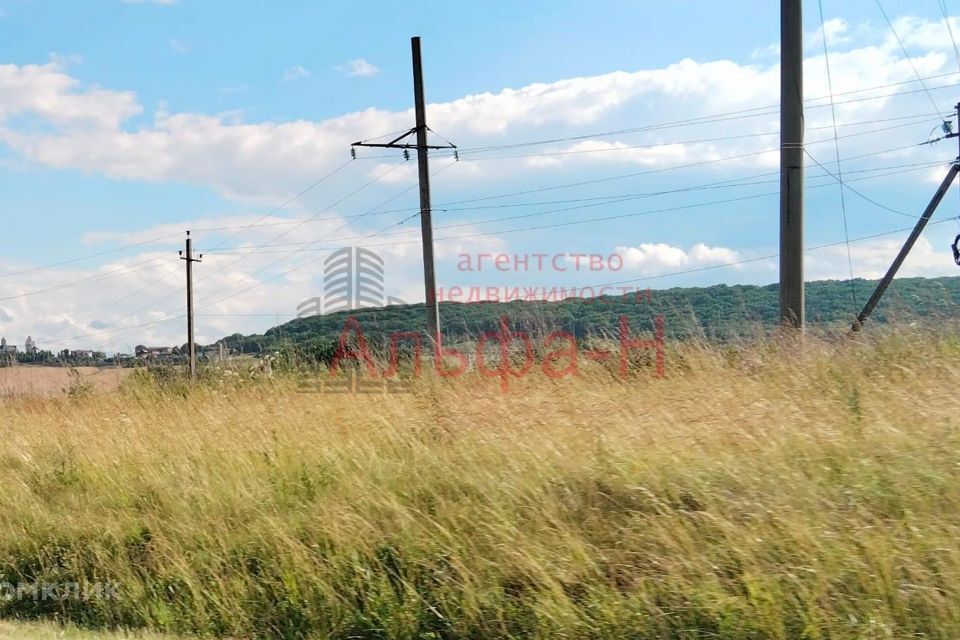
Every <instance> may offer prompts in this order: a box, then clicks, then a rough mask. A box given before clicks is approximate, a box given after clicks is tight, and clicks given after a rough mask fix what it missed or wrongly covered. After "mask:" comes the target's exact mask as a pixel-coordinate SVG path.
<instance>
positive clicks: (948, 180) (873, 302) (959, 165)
mask: <svg viewBox="0 0 960 640" xmlns="http://www.w3.org/2000/svg"><path fill="white" fill-rule="evenodd" d="M956 113H957V123H958V127H957V128H958V129H960V103H957V106H956ZM943 134H944V135H943V136H942V137H940V138H937V140H946V139H949V138H957V139H958V142H960V133H957V132H955V131H953V129H952V128H951V126H950V121H949V120H947V121H945V122H944V123H943ZM937 140H932V141H931V142H936V141H937ZM924 144H927V143H924ZM958 173H960V154H958V155H957V159H956V160H954V161H953V164H952V165H950V170H949V171H947V175H946V176H944V178H943V182H941V183H940V187H939V188H938V189H937V191H936V193H934V194H933V198H931V200H930V203H929V204H927V208H926V209H924V210H923V213H922V214H921V215H920V219H919V220H917V224H916V225H914V227H913V231H911V232H910V235H909V236H907V240H906V242H904V243H903V246H902V247H900V252H899V253H898V254H897V257H896V258H894V260H893V264H891V265H890V268H889V269H887V272H886V273H885V274H884V276H883V279H881V280H880V282H879V283H878V284H877V288H876V289H875V290H874V291H873V295H871V296H870V299H869V300H867V304H865V305H864V307H863V311H861V312H860V315H858V316H857V319H856V320H854V321H853V326H852V327H850V330H851V331H853V332H857V331H860V329H862V328H863V323H864V322H866V321H867V318H869V317H870V314H871V313H873V310H874V309H876V307H877V305H878V304H879V303H880V298H881V297H882V296H883V293H884V292H885V291H886V290H887V287H889V286H890V283H891V282H893V278H894V277H895V276H896V275H897V271H899V270H900V266H901V265H902V264H903V261H904V260H906V259H907V254H908V253H910V250H911V249H913V245H914V243H916V241H917V238H919V237H920V234H921V233H923V230H924V228H925V227H926V226H927V223H928V222H930V218H931V217H932V216H933V213H934V212H935V211H936V210H937V207H938V206H940V201H941V200H943V197H944V196H945V195H946V194H947V190H948V189H949V188H950V185H951V184H953V181H954V179H955V178H956V177H957V174H958ZM958 242H960V236H957V239H956V240H954V243H953V250H954V261H955V262H957V264H958V265H960V254H958V253H957V243H958Z"/></svg>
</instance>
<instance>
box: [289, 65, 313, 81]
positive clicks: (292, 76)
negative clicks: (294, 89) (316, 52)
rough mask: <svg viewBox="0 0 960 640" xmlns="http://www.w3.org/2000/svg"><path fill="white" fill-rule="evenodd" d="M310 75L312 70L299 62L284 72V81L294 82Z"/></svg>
mask: <svg viewBox="0 0 960 640" xmlns="http://www.w3.org/2000/svg"><path fill="white" fill-rule="evenodd" d="M309 76H310V72H309V71H307V70H306V69H305V68H303V67H302V66H300V65H299V64H295V65H293V66H292V67H290V68H289V69H287V70H286V71H284V72H283V81H284V82H293V81H294V80H300V79H301V78H307V77H309Z"/></svg>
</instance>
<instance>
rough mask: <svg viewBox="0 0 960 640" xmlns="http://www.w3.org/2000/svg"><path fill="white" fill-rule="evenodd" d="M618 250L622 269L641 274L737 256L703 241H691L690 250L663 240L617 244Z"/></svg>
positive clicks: (728, 260) (717, 262)
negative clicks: (659, 241) (631, 245)
mask: <svg viewBox="0 0 960 640" xmlns="http://www.w3.org/2000/svg"><path fill="white" fill-rule="evenodd" d="M617 253H618V254H619V255H620V256H621V257H622V258H623V267H624V269H626V270H628V271H637V272H639V273H642V274H644V275H655V274H657V273H662V272H664V271H673V270H682V269H687V268H695V267H702V266H709V265H720V264H729V263H732V262H736V261H737V260H739V258H740V255H739V254H738V253H737V252H736V251H734V250H733V249H728V248H726V247H709V246H707V245H706V244H704V243H702V242H698V243H696V244H694V245H693V246H692V247H690V249H683V248H682V247H677V246H673V245H670V244H665V243H641V244H640V245H637V246H635V247H626V246H621V247H617Z"/></svg>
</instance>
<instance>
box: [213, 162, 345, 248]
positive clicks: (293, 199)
mask: <svg viewBox="0 0 960 640" xmlns="http://www.w3.org/2000/svg"><path fill="white" fill-rule="evenodd" d="M350 163H351V160H347V161H346V162H344V163H343V164H341V165H340V166H339V167H337V168H336V169H334V170H333V171H331V172H330V173H328V174H327V175H325V176H323V177H322V178H320V179H319V180H317V181H315V182H314V183H312V184H311V185H309V186H308V187H306V188H305V189H303V190H302V191H300V192H299V193H297V194H295V195H293V196H291V197H290V198H288V199H287V200H286V201H285V202H284V203H283V204H281V205H278V206H276V207H274V208H273V209H271V210H270V211H268V212H266V213H265V214H263V215H262V216H260V217H259V218H258V219H257V220H256V221H254V222H252V223H250V224H249V225H247V226H246V227H245V228H243V229H241V230H240V231H238V232H236V233H235V234H233V235H231V236H228V237H227V238H224V239H223V240H221V241H220V242H219V243H217V244H215V245H214V246H213V248H214V249H215V248H217V247H219V246H221V245H223V244H224V243H226V242H229V241H230V240H232V239H233V238H236V237H237V236H239V235H240V234H242V233H243V232H244V231H246V230H247V229H250V228H251V227H253V226H255V225H256V224H257V223H259V222H263V221H264V220H266V219H267V218H269V217H270V216H272V215H273V214H274V213H276V212H277V211H280V210H282V209H286V208H287V207H288V206H289V205H291V204H292V203H294V202H296V201H297V200H299V199H300V198H302V197H303V196H305V195H306V194H307V193H309V192H310V191H312V190H313V189H315V188H317V187H318V186H320V185H321V184H323V183H324V182H326V181H327V180H329V179H330V178H332V177H333V176H335V175H336V174H338V173H340V171H341V170H343V169H344V168H346V166H347V165H348V164H350Z"/></svg>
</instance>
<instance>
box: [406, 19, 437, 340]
mask: <svg viewBox="0 0 960 640" xmlns="http://www.w3.org/2000/svg"><path fill="white" fill-rule="evenodd" d="M410 48H411V49H412V52H413V105H414V110H415V111H416V122H417V124H416V129H417V169H418V171H419V174H420V235H421V238H422V241H423V286H424V294H425V296H426V297H425V300H426V304H427V331H428V333H429V334H430V338H431V339H432V340H433V341H434V344H436V345H437V346H438V347H439V345H440V307H439V305H437V277H436V273H435V272H434V265H433V218H432V215H431V211H430V164H429V160H428V157H427V153H428V151H427V105H426V102H425V100H424V97H423V64H422V63H421V59H420V37H419V36H414V37H413V38H410Z"/></svg>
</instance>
